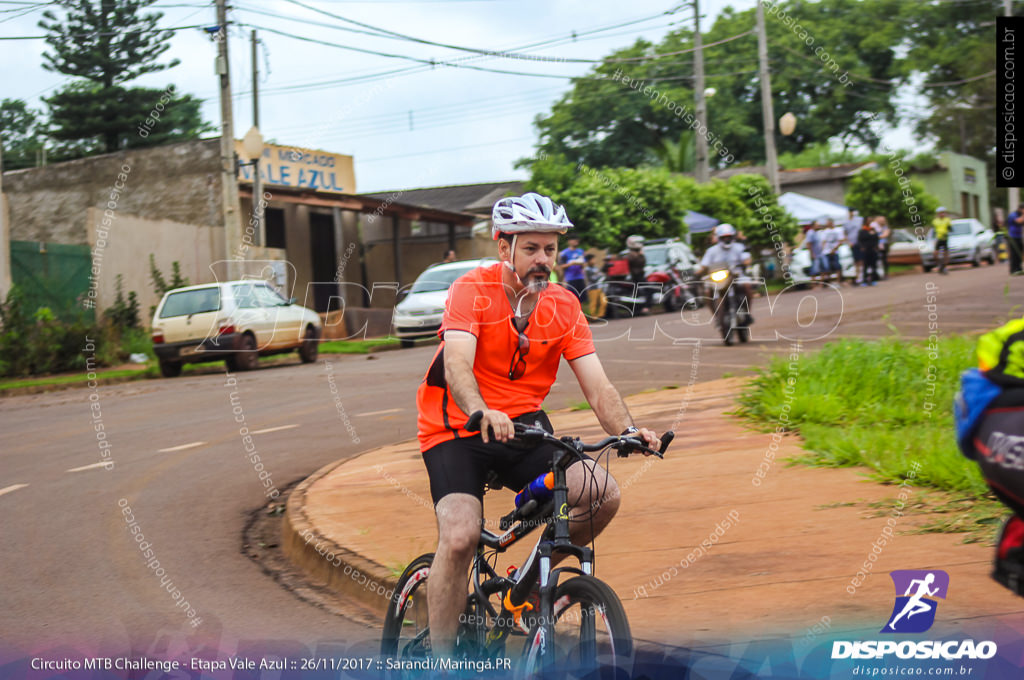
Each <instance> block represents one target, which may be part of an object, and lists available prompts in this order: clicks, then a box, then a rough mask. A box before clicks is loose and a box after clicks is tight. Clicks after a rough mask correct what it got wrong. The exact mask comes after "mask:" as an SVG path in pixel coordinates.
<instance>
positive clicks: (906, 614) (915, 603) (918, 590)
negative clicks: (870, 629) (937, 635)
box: [832, 569, 997, 660]
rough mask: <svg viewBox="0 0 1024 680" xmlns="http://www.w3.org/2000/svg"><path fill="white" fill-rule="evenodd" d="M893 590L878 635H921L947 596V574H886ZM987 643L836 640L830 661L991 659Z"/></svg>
mask: <svg viewBox="0 0 1024 680" xmlns="http://www.w3.org/2000/svg"><path fill="white" fill-rule="evenodd" d="M889 575H890V576H891V577H892V582H893V586H894V587H895V588H896V602H895V603H894V604H893V607H892V614H890V615H889V620H888V621H887V622H886V624H885V626H883V627H882V630H880V631H878V632H880V633H890V634H892V633H903V634H905V633H923V632H925V631H927V630H928V629H929V628H931V627H932V624H934V623H935V611H936V610H937V609H938V606H939V603H938V600H945V599H946V595H947V594H948V593H949V574H947V573H946V572H944V571H942V570H940V569H929V570H926V571H925V570H917V569H900V570H897V571H892V572H889ZM996 651H997V649H996V643H995V642H992V641H991V640H986V641H984V642H975V641H974V640H919V641H915V640H903V641H896V640H892V639H889V640H857V641H848V640H836V641H834V642H833V643H832V658H833V659H883V658H885V657H886V656H887V655H889V654H894V655H895V656H896V657H897V658H899V659H946V660H952V659H991V658H992V657H993V656H995V655H996Z"/></svg>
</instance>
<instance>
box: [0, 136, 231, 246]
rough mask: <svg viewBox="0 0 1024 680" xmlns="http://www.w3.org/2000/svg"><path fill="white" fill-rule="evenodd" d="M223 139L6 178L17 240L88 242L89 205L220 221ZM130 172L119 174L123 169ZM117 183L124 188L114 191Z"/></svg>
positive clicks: (188, 221)
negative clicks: (221, 143) (113, 192)
mask: <svg viewBox="0 0 1024 680" xmlns="http://www.w3.org/2000/svg"><path fill="white" fill-rule="evenodd" d="M219 172H220V151H219V146H218V140H216V139H212V140H205V141H193V142H183V143H181V144H172V145H169V146H164V147H159V148H154V149H131V150H127V151H123V152H118V153H113V154H105V155H102V156H93V157H91V158H82V159H79V160H75V161H68V162H66V163H57V164H54V165H47V166H44V167H41V168H28V169H25V170H12V171H10V172H5V173H4V176H3V186H4V193H5V194H7V198H8V201H9V203H10V212H9V215H10V238H11V239H12V240H15V241H43V242H52V243H67V244H77V245H82V244H87V243H90V238H93V237H90V236H88V234H87V232H89V231H91V230H93V228H94V225H95V223H93V222H88V221H87V220H86V214H87V212H86V209H87V208H98V209H100V211H101V212H102V211H104V210H106V209H108V208H109V209H111V210H112V211H113V214H114V215H115V219H114V229H115V230H116V229H117V220H118V219H119V218H120V217H121V216H122V215H131V216H134V217H138V218H143V219H148V220H169V221H172V222H178V223H182V224H197V225H208V226H213V225H220V224H221V208H220V206H221V189H220V174H219ZM119 174H121V175H124V176H125V178H124V179H121V180H119V179H118V175H119ZM117 183H121V184H123V187H124V188H123V189H121V190H120V191H116V192H115V196H114V198H112V197H111V191H112V189H114V185H115V184H117Z"/></svg>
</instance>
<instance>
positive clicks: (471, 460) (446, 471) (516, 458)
mask: <svg viewBox="0 0 1024 680" xmlns="http://www.w3.org/2000/svg"><path fill="white" fill-rule="evenodd" d="M527 418H528V419H527ZM513 420H515V421H518V422H526V423H529V424H531V425H532V424H533V423H534V422H535V421H537V422H538V423H539V424H540V425H541V426H542V427H543V428H544V429H545V430H547V431H548V432H551V431H552V428H551V423H550V421H549V420H548V418H547V415H546V414H545V413H544V412H543V411H537V412H536V413H531V414H528V416H520V417H518V418H513ZM557 450H558V447H557V446H555V445H554V444H548V443H543V444H541V445H540V446H538V447H536V448H533V449H524V448H522V447H521V446H517V445H516V443H515V442H511V443H501V442H496V441H494V440H491V441H490V442H488V443H486V444H485V443H484V442H483V440H482V439H481V438H480V435H476V436H475V437H461V438H459V439H451V440H449V441H446V442H441V443H440V444H438V445H436V446H434V447H432V448H429V449H427V450H426V451H424V452H423V454H422V455H423V463H424V464H425V465H426V466H427V475H428V476H429V477H430V496H431V498H432V499H433V500H434V504H435V505H436V504H437V502H438V501H440V500H441V499H442V498H444V497H445V496H447V495H448V494H450V493H468V494H470V495H471V496H476V497H477V498H478V499H480V500H481V501H482V500H483V497H484V485H485V483H486V482H487V477H488V474H489V473H490V471H491V470H493V471H494V472H495V475H496V479H497V481H498V482H499V483H500V484H501V485H502V486H504V487H507V488H509V489H512V490H513V491H517V492H518V491H519V490H520V489H522V488H523V487H524V486H526V485H527V484H529V483H530V482H532V481H533V480H534V479H536V478H537V477H539V476H540V475H542V474H544V473H545V472H550V471H551V460H552V458H553V457H554V454H555V451H557ZM583 457H584V458H588V459H589V456H583Z"/></svg>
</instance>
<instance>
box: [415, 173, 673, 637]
mask: <svg viewBox="0 0 1024 680" xmlns="http://www.w3.org/2000/svg"><path fill="white" fill-rule="evenodd" d="M492 220H493V226H492V230H491V234H492V237H493V238H494V239H495V240H497V241H498V244H497V245H498V259H499V260H500V262H497V263H495V264H493V265H485V266H482V267H478V268H477V269H474V270H473V271H471V272H469V273H467V274H465V275H463V276H462V277H461V278H459V279H458V280H457V281H455V283H454V284H453V285H452V287H451V290H450V292H449V296H448V301H447V304H446V306H445V313H444V320H443V322H442V325H441V329H440V331H439V332H438V333H439V335H440V336H441V338H442V342H441V345H440V347H439V348H438V350H437V352H436V354H435V355H434V359H433V361H432V362H431V365H430V368H429V369H428V371H427V375H426V377H425V378H424V380H423V382H422V383H421V384H420V387H419V390H418V391H417V395H416V405H417V409H418V411H419V423H418V424H419V441H420V450H421V452H422V455H423V461H424V463H425V465H426V468H427V474H428V476H429V478H430V494H431V496H432V498H433V501H434V510H435V513H436V515H437V527H438V544H437V552H436V554H435V556H434V562H433V565H432V567H431V572H430V587H429V588H428V589H427V590H428V602H427V608H428V610H429V615H430V638H431V649H432V652H433V654H434V655H435V656H448V655H451V654H452V652H453V651H454V645H455V637H456V633H457V630H458V625H459V620H458V619H459V614H460V613H462V610H463V607H464V606H465V595H466V592H467V589H468V570H469V565H470V562H471V561H472V559H473V555H474V554H475V552H476V547H477V542H478V541H479V538H480V530H481V527H482V517H483V494H484V486H485V483H486V481H487V479H488V475H489V474H492V473H493V474H494V475H495V478H496V480H497V481H498V482H499V483H500V484H502V485H503V486H506V487H508V488H510V489H513V490H519V489H521V488H522V487H524V486H526V485H527V484H529V483H530V482H531V481H532V480H533V479H534V478H536V477H537V476H538V475H540V474H542V473H544V472H546V471H548V470H549V469H550V466H551V460H552V453H553V451H554V447H553V446H551V445H542V446H539V447H537V448H535V449H532V450H529V449H523V448H522V447H521V446H517V442H516V441H514V440H512V441H510V440H511V439H512V437H513V420H515V421H517V422H523V423H527V424H530V425H535V424H536V425H539V426H541V427H543V428H544V429H546V430H547V431H549V432H551V431H552V427H551V423H550V421H549V420H548V418H547V415H546V414H545V413H544V412H543V411H542V410H540V408H541V404H542V402H543V401H544V398H545V397H546V396H547V394H548V392H549V391H550V389H551V385H552V384H553V383H554V382H555V377H556V374H557V372H558V366H559V363H560V361H559V360H560V359H561V358H562V357H565V359H566V361H568V363H569V366H570V367H571V368H572V370H573V372H574V373H575V374H576V379H577V380H578V381H579V384H580V387H581V388H582V390H583V394H584V396H585V397H586V399H587V402H588V403H589V404H590V405H591V407H592V408H593V409H594V413H595V414H596V415H597V418H598V420H599V421H600V423H601V426H602V427H603V428H604V430H605V432H607V433H609V434H614V435H618V434H620V433H623V434H625V433H636V434H637V435H638V436H641V437H642V438H643V439H644V440H646V442H647V444H648V445H649V446H651V447H653V448H657V445H658V438H657V436H656V435H655V433H654V432H653V431H651V430H649V429H637V428H636V427H635V426H634V424H633V419H632V417H631V416H630V414H629V410H628V409H627V408H626V405H625V403H624V402H623V401H622V397H621V396H620V395H619V393H618V391H616V389H615V388H614V387H613V386H612V384H611V382H610V381H609V380H608V377H607V376H606V375H605V372H604V368H603V367H602V365H601V362H600V360H598V358H597V354H596V353H595V350H594V343H593V339H592V337H591V334H590V328H589V326H588V324H587V319H586V317H585V316H584V315H583V312H582V310H581V308H580V303H579V300H578V299H577V297H576V296H575V295H574V294H573V293H572V292H570V291H568V290H566V289H565V288H562V287H561V286H557V285H554V286H550V285H548V283H549V276H550V274H551V269H552V267H553V266H554V265H555V264H556V263H557V257H558V237H559V235H560V234H564V233H565V232H566V231H567V230H568V229H570V228H571V227H572V223H571V222H570V221H569V219H568V217H566V214H565V209H564V208H562V207H561V206H559V205H557V204H555V203H554V202H553V201H552V200H551V199H550V198H548V197H546V196H541V195H539V194H535V193H528V194H525V195H523V196H518V197H511V198H503V199H501V200H499V201H498V202H497V203H495V204H494V210H493V213H492ZM474 411H482V412H483V420H482V422H481V425H480V432H478V433H476V432H474V433H471V432H468V431H466V430H465V429H464V426H465V424H466V421H467V420H468V417H469V414H471V413H473V412H474ZM567 483H568V487H569V500H570V504H571V505H572V508H571V509H570V517H585V518H586V520H587V521H577V522H576V523H574V524H573V527H572V530H571V538H572V540H573V542H574V543H577V544H584V543H587V542H589V541H590V540H591V539H592V538H593V537H594V536H596V535H597V534H598V533H600V532H601V530H602V529H604V527H606V526H607V525H608V523H609V522H610V521H611V519H612V517H613V516H614V515H615V512H616V510H617V509H618V507H619V489H618V486H617V485H616V483H615V480H614V479H612V477H611V476H610V475H608V474H607V473H606V472H605V471H604V469H603V468H601V467H600V466H599V465H597V464H596V463H595V462H594V461H593V460H587V461H580V462H577V463H574V464H573V465H572V466H571V467H570V468H569V469H568V470H567Z"/></svg>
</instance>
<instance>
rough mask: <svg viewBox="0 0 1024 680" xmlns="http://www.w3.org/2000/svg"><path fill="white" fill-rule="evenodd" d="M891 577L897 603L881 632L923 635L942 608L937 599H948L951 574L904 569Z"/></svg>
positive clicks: (891, 573)
mask: <svg viewBox="0 0 1024 680" xmlns="http://www.w3.org/2000/svg"><path fill="white" fill-rule="evenodd" d="M889 575H890V576H891V577H892V582H893V585H894V586H895V587H896V603H895V604H894V605H893V608H892V615H891V616H890V617H889V622H888V623H886V624H885V627H884V628H882V630H881V631H879V632H881V633H923V632H925V631H926V630H928V629H929V628H931V627H932V624H933V623H935V610H936V609H938V606H939V603H938V601H936V599H935V598H941V599H943V600H944V599H946V593H947V592H948V591H949V574H947V573H946V572H944V571H941V570H939V569H931V570H928V571H920V570H916V569H901V570H898V571H891V572H889ZM901 593H902V595H901Z"/></svg>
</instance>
